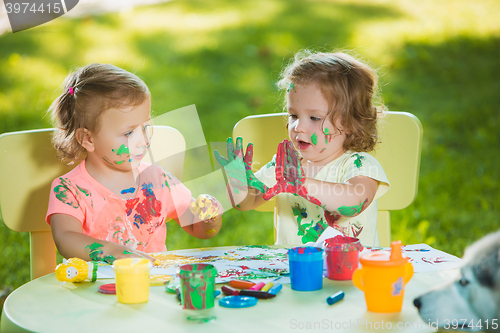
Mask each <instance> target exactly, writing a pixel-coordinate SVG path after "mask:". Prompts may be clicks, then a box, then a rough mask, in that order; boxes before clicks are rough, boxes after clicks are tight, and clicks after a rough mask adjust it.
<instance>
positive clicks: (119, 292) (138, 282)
mask: <svg viewBox="0 0 500 333" xmlns="http://www.w3.org/2000/svg"><path fill="white" fill-rule="evenodd" d="M152 266H153V264H152V263H151V261H149V260H147V259H144V258H126V259H118V260H115V261H114V262H113V266H112V268H113V271H114V272H115V276H116V297H117V298H118V302H120V303H125V304H135V303H144V302H147V301H148V299H149V271H150V270H151V267H152Z"/></svg>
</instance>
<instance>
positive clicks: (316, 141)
mask: <svg viewBox="0 0 500 333" xmlns="http://www.w3.org/2000/svg"><path fill="white" fill-rule="evenodd" d="M311 141H312V144H313V145H315V146H316V145H317V144H318V136H317V135H316V132H314V134H313V135H311Z"/></svg>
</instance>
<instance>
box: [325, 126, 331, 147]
mask: <svg viewBox="0 0 500 333" xmlns="http://www.w3.org/2000/svg"><path fill="white" fill-rule="evenodd" d="M330 135H331V133H330V131H329V130H328V128H325V144H328V141H329V140H328V137H329V136H330Z"/></svg>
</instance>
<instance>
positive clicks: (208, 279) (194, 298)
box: [178, 264, 217, 322]
mask: <svg viewBox="0 0 500 333" xmlns="http://www.w3.org/2000/svg"><path fill="white" fill-rule="evenodd" d="M178 275H179V278H180V280H181V303H182V308H183V309H184V310H188V311H186V318H187V319H188V320H191V321H198V322H207V321H211V320H212V319H215V317H214V316H212V315H211V311H210V310H209V309H212V308H213V307H214V303H215V297H214V293H215V277H216V275H217V270H216V269H215V267H214V266H213V265H210V264H187V265H182V266H180V267H179V268H178Z"/></svg>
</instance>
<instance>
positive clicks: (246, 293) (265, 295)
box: [240, 289, 276, 299]
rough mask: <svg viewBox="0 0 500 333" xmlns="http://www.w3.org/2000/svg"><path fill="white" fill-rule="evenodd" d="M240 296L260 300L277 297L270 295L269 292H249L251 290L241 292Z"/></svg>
mask: <svg viewBox="0 0 500 333" xmlns="http://www.w3.org/2000/svg"><path fill="white" fill-rule="evenodd" d="M240 296H252V297H255V298H260V299H267V298H273V297H276V295H273V294H270V293H268V292H267V291H261V290H249V289H246V290H245V289H244V290H241V291H240Z"/></svg>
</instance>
